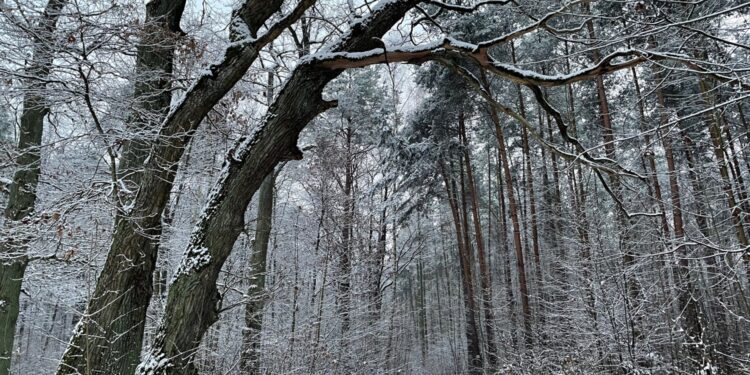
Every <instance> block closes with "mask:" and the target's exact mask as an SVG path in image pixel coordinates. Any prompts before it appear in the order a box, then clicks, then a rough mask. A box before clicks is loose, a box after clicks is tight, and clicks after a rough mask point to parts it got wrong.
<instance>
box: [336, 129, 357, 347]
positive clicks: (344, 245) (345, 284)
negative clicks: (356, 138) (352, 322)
mask: <svg viewBox="0 0 750 375" xmlns="http://www.w3.org/2000/svg"><path fill="white" fill-rule="evenodd" d="M353 135H354V133H353V130H352V126H351V121H347V127H346V129H344V136H345V142H346V143H345V145H346V151H345V155H344V158H345V160H344V186H343V188H344V191H343V193H344V213H343V218H342V220H343V225H342V227H341V246H340V247H339V253H338V259H339V275H338V294H337V297H338V299H339V300H338V308H339V315H340V316H341V336H342V339H343V340H344V341H343V342H345V341H346V340H345V339H344V337H345V336H346V334H347V332H349V319H350V318H349V312H350V310H351V291H350V289H351V277H352V262H351V259H350V256H351V254H352V253H353V250H354V246H353V242H354V241H353V232H354V159H353V158H354V154H353V149H352V136H353Z"/></svg>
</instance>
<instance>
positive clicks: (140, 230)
mask: <svg viewBox="0 0 750 375" xmlns="http://www.w3.org/2000/svg"><path fill="white" fill-rule="evenodd" d="M313 2H314V1H312V0H304V1H303V2H302V3H300V5H299V6H298V7H297V8H295V11H294V12H293V13H292V14H290V15H289V16H288V17H286V18H284V19H283V20H282V21H279V23H277V24H274V25H273V26H271V27H270V28H269V30H268V31H267V32H266V33H265V34H263V36H261V37H259V38H258V39H254V40H245V41H241V42H236V43H233V44H232V45H230V46H229V47H228V48H227V49H226V51H225V54H224V59H223V60H222V61H221V62H219V63H217V64H215V65H212V66H210V67H209V69H208V71H209V72H210V73H209V74H204V75H202V76H201V77H200V78H198V79H197V81H196V82H195V83H194V84H193V86H191V88H190V89H189V90H188V91H187V92H186V93H185V97H184V98H183V100H182V101H181V102H180V103H179V104H177V105H176V106H174V107H173V108H172V109H171V111H170V112H169V114H168V115H167V117H166V118H165V120H164V121H163V123H162V125H161V129H160V130H159V134H158V135H157V138H156V139H155V140H153V141H151V148H150V151H149V156H150V157H147V158H146V160H147V162H146V163H145V165H144V168H143V170H142V172H141V173H140V176H139V177H138V184H139V189H138V191H137V193H136V194H135V197H134V198H133V203H132V208H131V209H130V211H129V212H127V213H126V214H128V216H129V217H128V219H127V220H118V221H117V223H116V227H115V233H114V238H113V241H112V245H111V248H110V251H109V254H108V256H107V260H106V262H105V264H104V269H103V271H102V273H101V275H100V276H99V279H98V280H97V285H96V288H95V291H94V294H93V296H92V298H91V299H90V300H89V303H88V306H87V312H86V314H85V315H84V318H83V319H82V321H81V323H80V324H79V326H78V328H77V330H76V332H74V336H73V338H72V339H71V344H70V345H69V346H68V350H66V353H65V355H64V357H63V362H62V364H61V367H60V369H59V370H58V373H59V374H67V373H75V371H76V369H77V370H78V371H83V370H82V368H87V369H89V370H87V371H89V372H93V373H96V372H97V371H102V370H100V369H105V370H104V371H105V372H106V373H117V374H120V373H122V374H132V373H133V371H134V368H135V365H136V364H137V363H138V356H137V355H135V354H133V355H132V358H128V359H127V360H121V361H118V362H127V365H123V366H118V368H116V371H117V372H114V371H115V370H113V369H110V367H112V366H111V365H110V364H109V363H111V361H110V362H108V361H105V360H104V359H105V358H107V355H109V354H107V353H109V352H112V351H113V350H110V349H107V350H103V349H102V348H103V347H107V346H110V344H109V341H111V340H108V339H107V337H109V338H112V337H118V340H117V342H118V343H122V345H126V344H125V343H129V344H127V345H128V346H129V348H124V349H122V350H127V351H129V352H130V353H136V352H137V353H140V346H141V340H139V339H135V338H133V339H125V338H124V337H122V336H119V335H117V336H115V335H116V334H117V332H128V333H130V332H136V331H141V332H142V330H143V324H144V322H145V313H146V307H147V306H148V303H149V301H150V299H151V295H152V290H151V289H152V286H151V284H152V278H153V276H152V274H153V271H154V267H155V263H156V256H157V250H158V239H159V237H160V235H161V232H162V226H161V217H162V214H163V212H164V209H165V207H166V205H167V203H168V202H169V194H170V191H171V189H172V184H173V182H174V178H175V174H176V172H177V165H178V164H177V163H178V162H179V160H180V158H181V157H182V155H183V154H184V152H185V147H186V146H187V144H188V142H189V141H190V140H191V138H192V136H193V134H194V133H195V130H196V129H197V128H198V126H199V125H200V123H201V122H202V121H203V119H204V118H205V117H206V115H207V114H208V112H209V111H210V110H211V109H212V108H213V106H214V105H216V103H218V102H219V100H221V98H223V97H224V95H225V94H226V93H227V92H229V90H231V89H232V87H234V85H235V83H237V81H239V80H240V79H241V78H242V76H243V75H244V74H245V72H246V71H247V69H248V68H249V67H250V66H251V65H252V63H253V62H254V61H255V59H256V58H257V56H258V52H259V50H260V49H261V48H263V47H264V46H265V45H266V44H268V43H269V42H270V41H272V40H273V39H275V38H276V37H277V36H278V35H279V34H280V33H281V32H282V31H283V30H284V29H285V28H286V27H287V26H289V25H290V24H291V23H293V21H294V20H296V19H298V18H299V17H300V16H301V15H302V12H303V11H304V10H305V9H307V8H308V7H309V6H311V5H312V3H313ZM151 3H153V1H152V2H151ZM151 3H149V4H151ZM183 3H184V1H183ZM275 3H277V2H266V1H246V2H245V3H244V4H243V6H242V7H241V8H240V9H239V10H238V11H237V14H239V16H240V17H241V18H242V19H243V21H245V23H246V24H247V26H248V29H249V31H250V33H251V34H256V33H257V32H258V30H257V27H259V25H262V24H263V23H264V22H265V21H266V20H267V19H268V17H270V16H271V15H272V14H273V13H274V12H275V11H276V10H278V8H273V7H272V6H270V5H271V4H275ZM235 22H238V21H236V20H235ZM256 188H257V187H256ZM113 291H115V292H114V293H113ZM92 312H94V313H92ZM104 322H106V324H102V323H104ZM114 324H116V325H117V327H110V326H111V325H114ZM102 329H104V332H102ZM87 333H92V334H93V333H95V334H96V336H88V335H87ZM104 335H106V336H104ZM139 335H140V336H142V333H140V334H139ZM87 336H88V337H87ZM133 346H137V350H136V348H133ZM118 351H119V350H118ZM88 352H90V353H91V354H85V353H88ZM92 357H93V358H96V360H95V361H93V362H92V360H91V358H92ZM94 366H95V367H94Z"/></svg>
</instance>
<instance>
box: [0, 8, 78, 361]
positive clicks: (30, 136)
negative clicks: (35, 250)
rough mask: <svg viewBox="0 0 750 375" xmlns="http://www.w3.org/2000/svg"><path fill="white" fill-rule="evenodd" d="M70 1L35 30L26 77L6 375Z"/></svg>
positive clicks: (47, 13)
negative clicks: (61, 26)
mask: <svg viewBox="0 0 750 375" xmlns="http://www.w3.org/2000/svg"><path fill="white" fill-rule="evenodd" d="M66 3H67V1H66V0H49V1H48V2H47V5H46V6H45V8H44V13H42V15H41V17H40V18H39V21H38V23H37V24H36V25H32V31H33V35H32V37H33V38H34V40H33V46H34V47H33V51H32V54H33V55H32V58H31V62H30V64H29V66H28V67H27V68H26V71H25V73H26V74H27V75H28V76H29V77H32V78H31V79H30V80H29V81H28V83H27V87H26V92H25V93H24V97H23V110H22V112H21V123H20V127H19V129H18V156H17V157H16V160H15V162H16V172H15V173H14V174H13V182H12V184H11V186H10V194H9V196H8V206H7V207H6V208H5V223H4V226H5V228H2V229H3V232H6V231H7V232H9V233H3V236H2V238H3V240H2V242H0V257H1V258H2V259H0V375H7V374H9V372H10V367H11V357H12V356H13V339H14V337H15V334H16V323H17V321H18V314H19V310H20V305H19V301H20V298H21V284H22V282H23V278H24V273H25V272H26V266H27V264H28V257H27V255H26V251H27V246H28V242H29V241H31V239H32V238H33V233H32V232H33V229H30V228H29V227H30V225H29V224H30V222H33V216H34V214H35V212H34V209H35V202H36V198H37V193H36V190H37V186H38V184H39V175H40V174H41V150H40V147H41V144H42V133H43V132H44V116H46V115H47V113H48V111H49V107H48V103H47V99H46V97H45V93H44V90H45V88H46V80H47V77H48V76H49V74H50V68H51V65H52V60H53V59H54V40H55V35H54V34H55V30H56V28H57V20H58V19H59V18H60V12H61V11H62V9H63V7H64V6H65V4H66Z"/></svg>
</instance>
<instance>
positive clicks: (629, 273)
mask: <svg viewBox="0 0 750 375" xmlns="http://www.w3.org/2000/svg"><path fill="white" fill-rule="evenodd" d="M582 6H583V10H584V12H585V13H587V14H590V13H591V8H590V6H589V1H588V0H587V1H584V2H583V3H582ZM586 29H587V31H588V37H589V39H590V42H591V43H593V42H594V41H596V33H595V31H594V22H593V21H592V20H591V19H589V20H588V21H586ZM592 57H593V60H594V62H599V61H600V60H601V56H600V54H599V50H598V49H596V48H594V49H592ZM595 82H596V95H597V99H598V106H599V117H600V120H601V124H602V139H603V141H604V153H605V155H606V156H607V158H609V159H611V160H613V161H614V160H617V158H616V151H615V137H614V132H613V127H612V118H611V116H610V111H609V102H608V100H607V92H606V89H605V87H604V78H603V77H602V76H601V75H599V76H597V77H596V80H595ZM610 184H611V185H612V192H613V193H614V194H615V198H616V199H618V200H619V201H621V202H622V192H621V183H620V179H619V177H618V176H617V175H610ZM617 224H618V227H619V228H618V229H619V230H620V231H621V233H620V238H619V241H618V247H619V249H620V253H621V254H622V262H623V268H624V269H623V274H624V279H625V289H626V291H627V304H626V308H627V311H628V315H629V316H630V319H629V320H630V322H629V325H630V326H631V332H632V337H631V340H630V344H629V346H630V352H631V353H633V352H635V347H636V345H637V344H638V343H639V342H640V341H641V339H642V336H643V334H642V332H641V330H640V320H641V316H640V315H638V312H639V311H640V298H641V297H640V296H641V286H640V283H639V282H638V278H637V277H636V275H635V267H636V258H635V254H634V253H633V250H632V245H630V244H629V243H628V242H629V238H628V235H627V232H628V231H629V223H628V220H627V218H626V217H625V214H624V213H623V212H622V210H620V209H618V210H617Z"/></svg>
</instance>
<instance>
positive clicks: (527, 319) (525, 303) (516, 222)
mask: <svg viewBox="0 0 750 375" xmlns="http://www.w3.org/2000/svg"><path fill="white" fill-rule="evenodd" d="M489 114H490V120H492V123H493V125H494V127H495V136H496V137H497V145H498V151H499V152H498V154H499V155H500V163H501V164H502V167H503V175H504V177H505V188H506V193H507V195H508V206H509V207H508V209H509V211H510V219H511V224H512V225H513V247H514V249H515V255H516V271H517V272H518V289H519V292H520V294H521V312H522V313H523V327H524V342H525V343H526V347H527V348H531V346H532V344H533V336H532V331H531V319H532V316H531V305H530V304H529V289H528V285H527V282H526V262H525V261H524V255H523V247H522V245H521V220H520V219H519V215H518V201H517V200H516V196H515V193H514V191H513V178H512V176H511V174H510V161H509V160H508V150H507V149H506V146H505V135H504V134H503V128H502V125H501V124H500V117H498V114H497V111H496V110H495V107H494V106H489Z"/></svg>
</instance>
